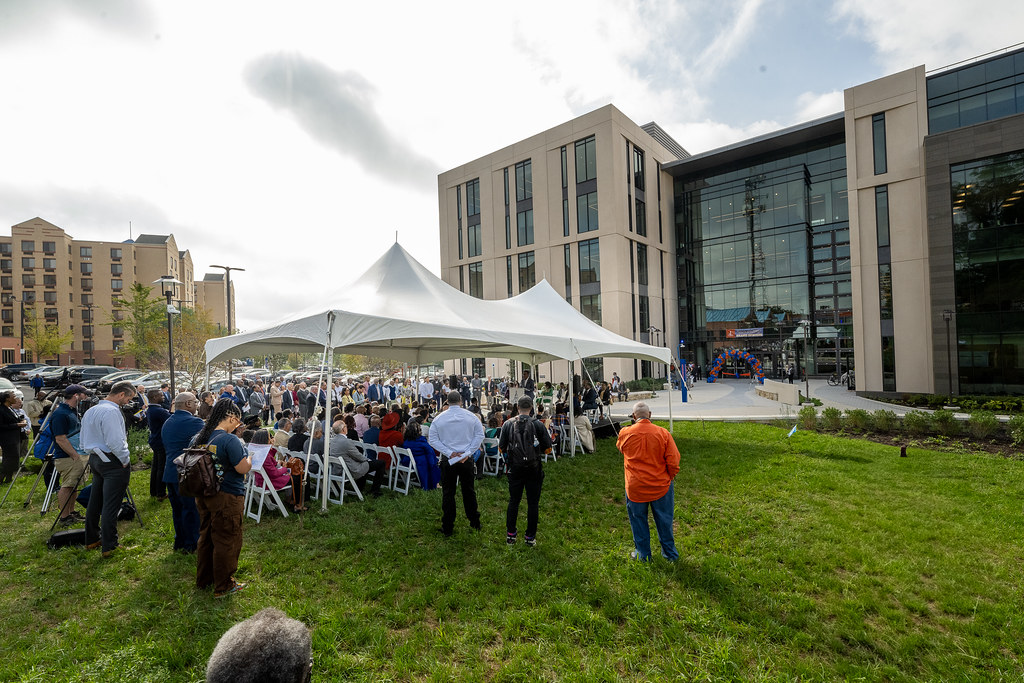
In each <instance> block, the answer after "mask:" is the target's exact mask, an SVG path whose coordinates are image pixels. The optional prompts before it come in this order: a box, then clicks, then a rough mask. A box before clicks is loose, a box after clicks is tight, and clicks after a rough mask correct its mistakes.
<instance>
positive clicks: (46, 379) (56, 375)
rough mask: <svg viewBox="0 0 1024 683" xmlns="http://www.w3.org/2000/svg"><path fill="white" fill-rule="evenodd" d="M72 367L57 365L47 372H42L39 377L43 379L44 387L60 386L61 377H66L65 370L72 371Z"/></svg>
mask: <svg viewBox="0 0 1024 683" xmlns="http://www.w3.org/2000/svg"><path fill="white" fill-rule="evenodd" d="M70 369H71V366H70V365H57V366H55V367H51V368H50V369H49V370H47V371H46V372H40V373H39V376H40V377H42V378H43V386H44V387H55V386H57V385H58V384H60V379H61V377H63V376H64V371H65V370H70Z"/></svg>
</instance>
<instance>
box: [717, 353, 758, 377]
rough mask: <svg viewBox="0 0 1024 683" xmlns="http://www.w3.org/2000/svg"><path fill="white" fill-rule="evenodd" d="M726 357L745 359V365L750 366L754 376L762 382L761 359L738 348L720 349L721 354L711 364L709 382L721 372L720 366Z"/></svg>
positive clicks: (723, 363)
mask: <svg viewBox="0 0 1024 683" xmlns="http://www.w3.org/2000/svg"><path fill="white" fill-rule="evenodd" d="M727 358H735V359H737V360H744V361H746V362H747V365H749V366H750V369H751V371H752V372H753V373H754V376H755V377H757V381H758V382H759V383H761V384H764V368H762V367H761V361H759V360H758V359H757V358H755V357H754V356H751V355H750V354H749V353H747V352H746V351H740V350H739V349H725V350H724V351H722V355H720V356H719V357H718V358H716V359H715V362H714V364H713V365H712V366H711V372H709V373H708V383H709V384H710V383H712V382H714V381H715V380H716V379H718V376H719V375H720V374H721V373H722V368H723V367H724V366H725V360H726V359H727Z"/></svg>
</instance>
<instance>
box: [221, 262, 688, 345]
mask: <svg viewBox="0 0 1024 683" xmlns="http://www.w3.org/2000/svg"><path fill="white" fill-rule="evenodd" d="M330 301H332V302H333V304H334V305H333V307H332V308H330V309H326V310H324V309H319V310H314V311H307V312H305V313H303V314H300V315H298V316H295V317H294V318H292V319H290V320H288V321H287V322H282V323H279V324H275V325H270V326H268V327H264V328H262V329H258V330H253V331H251V332H244V333H240V334H235V335H232V336H230V337H219V338H216V339H210V340H209V341H207V342H206V358H207V363H213V362H216V361H219V360H225V359H228V358H234V357H238V356H251V355H259V354H264V353H318V352H322V351H323V349H324V347H325V346H329V347H331V348H333V349H334V351H335V352H336V353H350V354H357V355H365V356H377V357H383V358H392V359H395V360H399V361H402V362H405V363H409V364H413V365H426V364H429V363H433V362H438V361H444V360H449V359H452V358H466V357H481V356H483V357H491V358H511V359H514V360H519V361H524V362H528V363H531V364H537V363H543V362H547V361H550V360H555V359H559V358H561V359H579V358H586V357H591V356H614V357H629V358H641V359H645V360H651V361H655V362H659V363H669V362H671V360H672V354H671V352H670V351H669V350H668V349H666V348H663V347H658V346H650V345H648V344H642V343H640V342H636V341H633V340H631V339H626V338H625V337H621V336H619V335H617V334H614V333H612V332H609V331H608V330H606V329H604V328H603V327H601V326H600V325H597V324H596V323H594V322H592V321H591V320H590V319H588V318H587V317H586V316H584V315H583V314H582V313H580V312H579V311H577V310H576V309H575V308H573V307H572V306H571V305H570V304H569V303H568V302H566V301H565V299H563V298H562V297H561V296H560V295H559V294H558V293H557V292H555V290H554V289H552V287H551V285H550V284H548V282H547V281H546V280H542V281H541V282H539V283H538V284H537V285H535V286H534V287H532V288H530V289H529V290H527V291H525V292H523V293H522V294H520V295H518V296H515V297H512V298H509V299H501V300H484V299H477V298H476V297H472V296H469V295H468V294H465V293H463V292H460V291H459V290H457V289H455V288H454V287H452V286H451V285H449V284H447V283H446V282H444V281H442V280H441V279H440V278H438V277H437V276H436V275H434V274H433V273H431V272H430V271H429V270H427V269H426V268H425V267H424V266H423V265H422V264H420V263H419V262H418V261H416V259H414V258H413V257H412V256H411V255H410V254H409V253H408V252H407V251H405V249H403V248H402V247H401V245H399V244H397V243H396V244H395V245H394V246H392V247H391V248H390V249H388V251H387V252H386V253H385V254H384V255H383V256H381V258H379V259H378V260H377V262H376V263H374V264H373V265H372V266H370V267H369V269H368V270H367V271H366V272H365V273H363V274H362V275H361V276H360V277H358V278H357V279H356V280H354V281H353V282H352V283H351V284H349V285H347V286H345V287H343V288H342V289H341V290H339V291H338V292H336V293H335V294H334V295H333V296H332V297H331V298H330Z"/></svg>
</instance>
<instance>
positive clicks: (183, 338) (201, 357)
mask: <svg viewBox="0 0 1024 683" xmlns="http://www.w3.org/2000/svg"><path fill="white" fill-rule="evenodd" d="M163 327H164V335H166V334H167V323H166V315H165V320H164V326H163ZM225 334H227V331H226V330H220V329H218V328H217V325H216V324H215V323H214V322H212V321H211V320H210V314H209V312H208V311H207V310H206V309H205V308H202V307H199V308H195V309H192V308H183V309H182V311H181V315H177V316H174V334H173V339H174V371H175V374H177V373H179V372H182V373H185V374H186V375H188V378H189V386H191V387H197V386H199V385H200V384H201V382H200V379H201V378H203V377H204V376H205V374H206V363H205V361H206V342H207V341H208V340H210V339H212V338H214V337H221V336H223V335H225ZM166 358H167V354H166V352H165V353H164V355H163V358H162V359H161V360H162V363H161V364H162V366H163V367H166V366H167V361H166ZM175 388H176V389H177V388H184V387H175Z"/></svg>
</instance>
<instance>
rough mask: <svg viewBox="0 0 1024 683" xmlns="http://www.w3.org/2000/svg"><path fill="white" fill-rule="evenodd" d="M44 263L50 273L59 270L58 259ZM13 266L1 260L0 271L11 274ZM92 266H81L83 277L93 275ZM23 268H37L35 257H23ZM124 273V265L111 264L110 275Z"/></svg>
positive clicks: (8, 261)
mask: <svg viewBox="0 0 1024 683" xmlns="http://www.w3.org/2000/svg"><path fill="white" fill-rule="evenodd" d="M42 263H43V270H48V271H50V270H56V269H57V259H54V258H44V259H43V260H42ZM13 265H14V264H13V263H12V261H11V259H0V271H3V272H5V273H9V272H11V271H12V270H13ZM92 265H93V264H92V263H88V262H83V263H81V264H80V266H81V272H82V274H83V275H89V274H91V273H92V272H93V271H92ZM21 267H22V268H23V269H25V270H32V269H33V268H35V267H36V259H35V257H33V256H24V257H22V259H21ZM70 267H71V263H70V262H68V268H70ZM123 273H124V266H123V265H122V264H120V263H111V264H110V274H111V275H121V274H123Z"/></svg>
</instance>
